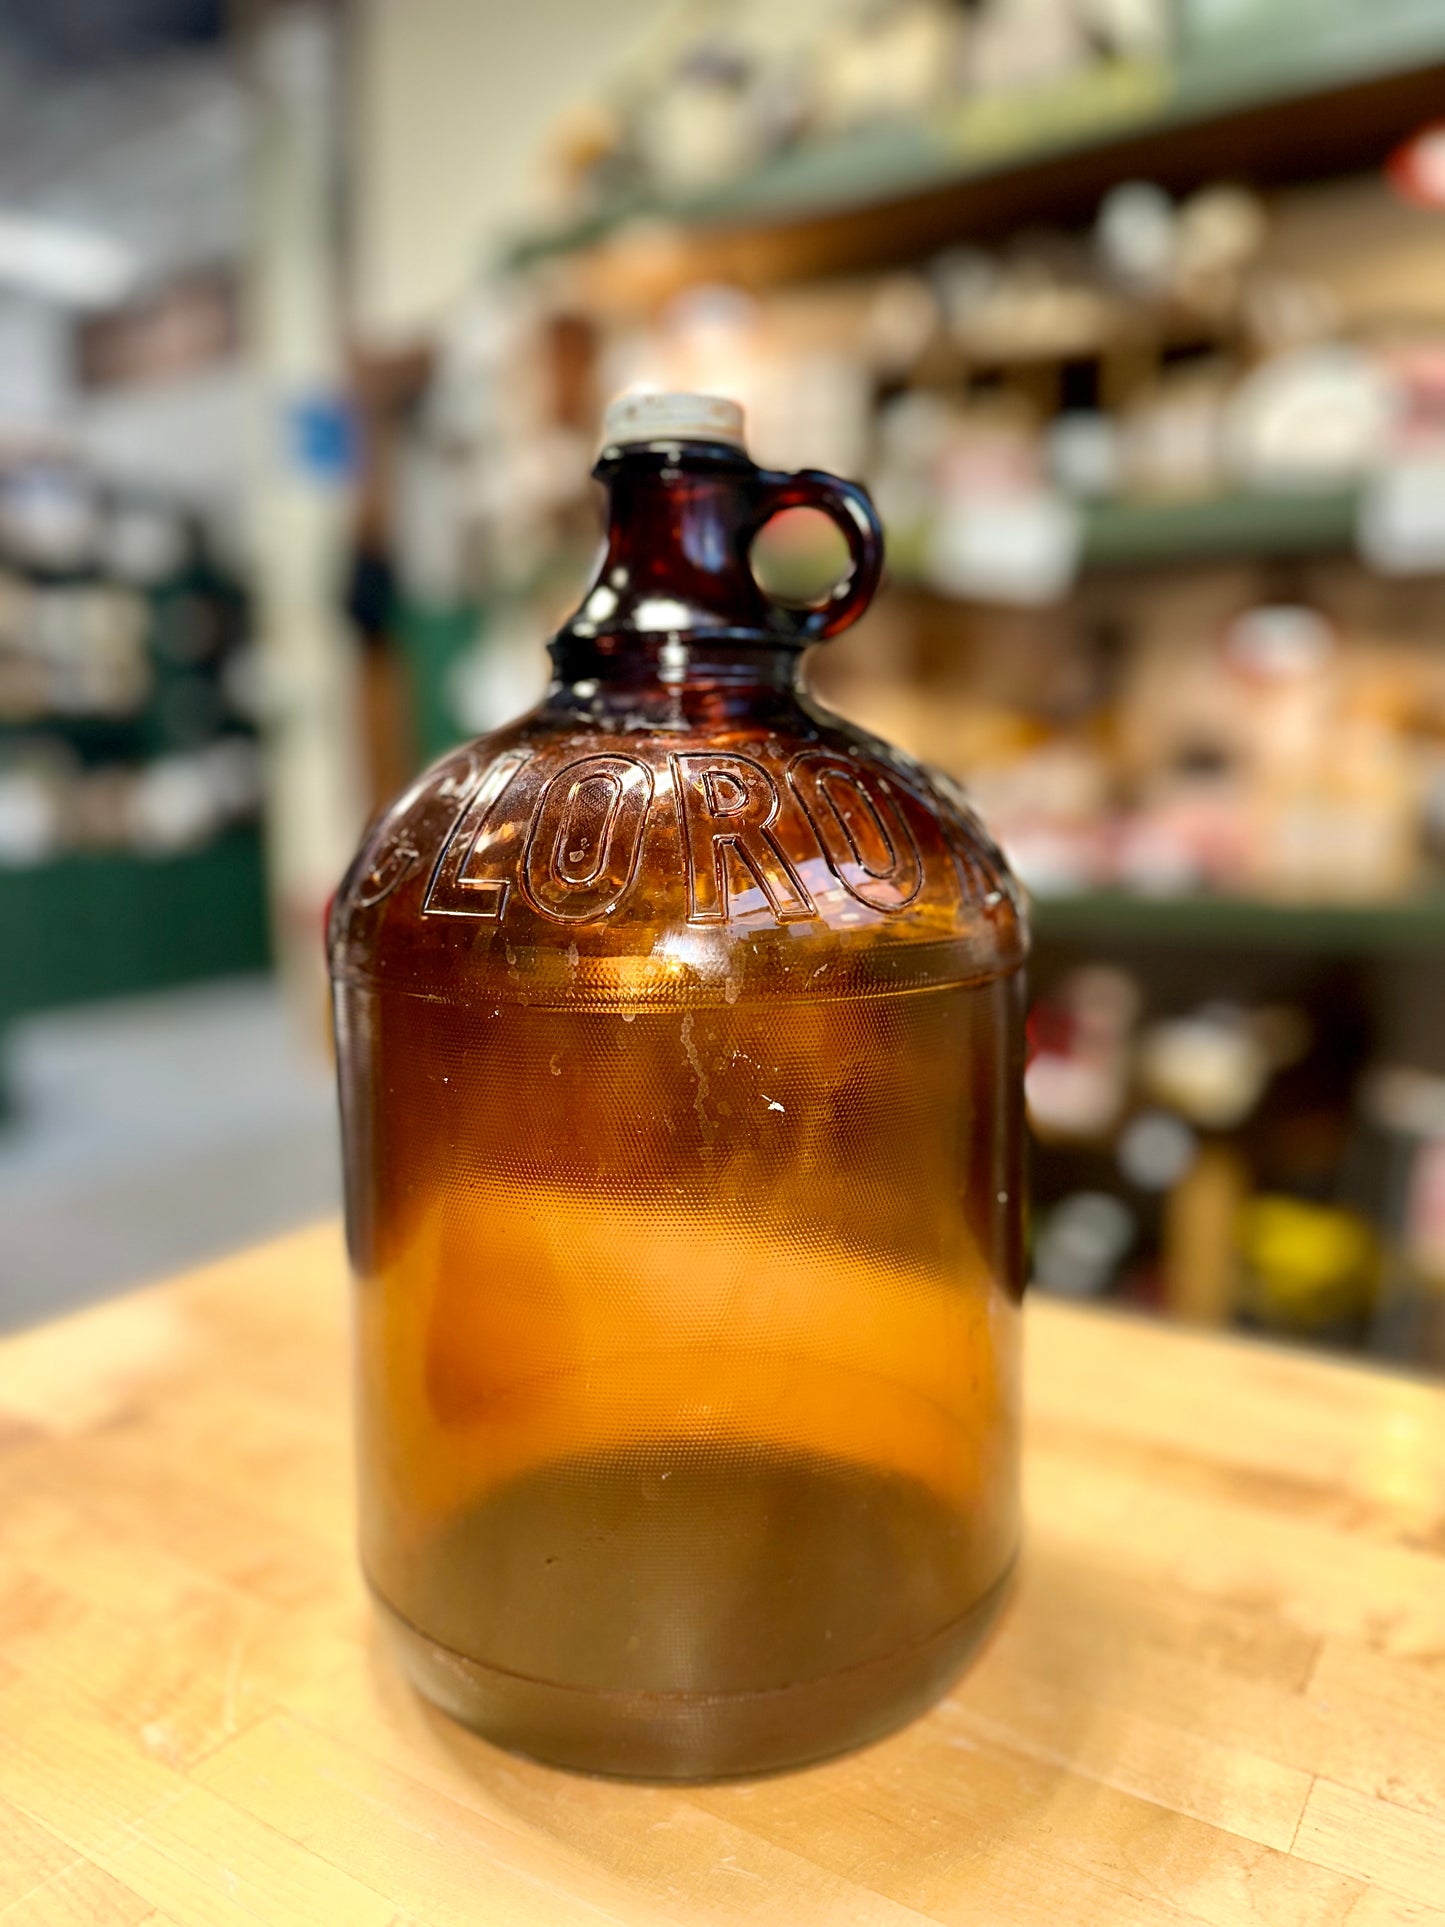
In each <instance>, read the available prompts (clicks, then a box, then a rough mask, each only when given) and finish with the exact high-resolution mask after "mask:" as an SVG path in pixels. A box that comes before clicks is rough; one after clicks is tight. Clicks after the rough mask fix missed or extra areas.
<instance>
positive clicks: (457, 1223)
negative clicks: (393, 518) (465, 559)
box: [331, 395, 1027, 1777]
mask: <svg viewBox="0 0 1445 1927" xmlns="http://www.w3.org/2000/svg"><path fill="white" fill-rule="evenodd" d="M595 472H596V474H597V476H598V478H599V479H600V480H601V481H602V482H603V483H604V484H605V486H606V489H607V492H608V497H609V520H608V527H607V539H606V544H605V549H604V552H603V555H602V559H601V562H600V565H599V567H598V571H597V576H596V580H595V582H594V583H593V586H592V588H591V589H590V591H589V592H588V594H587V596H586V598H585V600H584V602H583V604H582V606H581V608H580V609H579V610H578V612H577V613H576V615H574V616H573V617H572V618H571V620H570V621H569V622H568V623H567V624H566V625H565V626H564V627H563V628H562V629H561V631H560V632H559V633H558V634H557V636H556V637H555V638H554V639H553V641H552V644H551V653H552V658H553V661H554V664H555V669H556V674H555V680H554V681H553V683H552V685H551V688H550V689H549V691H548V693H547V696H546V698H545V700H544V701H543V702H542V703H541V704H540V706H539V707H538V708H536V709H535V710H533V711H532V712H531V713H530V714H529V715H527V716H524V717H522V718H521V720H520V721H518V722H516V723H513V724H511V725H510V726H509V727H507V728H504V729H501V730H498V731H497V732H495V733H494V734H493V735H490V736H487V737H483V738H481V739H480V740H478V741H476V742H472V743H469V744H468V745H466V746H465V747H464V748H461V749H458V750H456V751H454V752H453V753H452V754H450V755H448V756H446V757H444V758H443V759H442V760H441V761H440V762H439V763H437V764H436V765H435V766H434V767H433V768H431V769H429V770H428V771H427V772H426V774H425V775H423V776H422V777H420V778H419V779H418V780H417V781H416V783H414V784H413V786H412V787H411V788H410V789H409V790H408V791H407V792H406V793H405V794H404V795H403V796H401V797H400V798H399V799H398V801H397V802H396V803H395V804H394V805H393V806H392V807H391V808H390V809H389V810H388V811H386V812H385V813H384V814H383V815H382V816H381V817H380V818H379V820H378V821H377V822H376V823H375V824H374V825H373V827H372V829H371V830H370V832H369V833H368V835H367V836H366V838H365V841H364V843H363V845H362V848H361V850H360V852H359V854H358V856H357V858H356V860H355V862H354V864H353V865H352V868H351V870H350V872H349V873H348V875H347V878H346V880H345V883H344V884H343V886H342V889H341V891H340V893H339V896H338V899H337V903H336V907H335V912H334V916H333V922H332V928H331V962H332V974H333V979H334V984H335V1003H336V1029H337V1045H338V1055H339V1063H340V1080H341V1099H342V1113H343V1125H344V1135H345V1152H346V1192H347V1214H348V1234H349V1241H350V1249H351V1256H352V1261H353V1265H354V1269H355V1274H356V1280H357V1348H358V1372H359V1447H360V1494H361V1501H360V1503H361V1546H362V1557H363V1561H364V1565H365V1569H366V1573H367V1576H368V1579H369V1581H370V1583H371V1586H372V1588H373V1589H374V1591H375V1593H376V1595H377V1598H378V1600H379V1602H380V1607H381V1610H382V1613H383V1616H384V1618H385V1619H386V1621H387V1623H388V1624H389V1626H390V1628H391V1630H392V1632H393V1634H394V1635H395V1643H396V1645H397V1647H398V1648H399V1651H400V1654H401V1657H402V1660H403V1663H404V1664H405V1666H406V1668H407V1669H408V1671H409V1672H410V1674H411V1676H412V1678H413V1679H414V1680H415V1682H416V1684H417V1685H418V1686H419V1687H420V1688H421V1690H422V1691H423V1692H424V1693H426V1694H427V1695H429V1696H430V1697H431V1698H432V1699H433V1700H435V1701H436V1702H437V1703H438V1704H439V1705H441V1706H442V1707H444V1708H446V1709H447V1710H448V1711H449V1712H451V1713H452V1714H454V1715H456V1716H457V1717H458V1718H459V1719H461V1720H463V1721H465V1722H466V1723H468V1724H469V1725H471V1726H474V1727H476V1728H478V1729H479V1730H481V1731H482V1732H484V1733H486V1734H488V1735H490V1736H492V1737H493V1738H495V1739H497V1740H498V1741H500V1742H501V1743H503V1744H504V1745H508V1746H512V1747H516V1748H519V1749H521V1750H523V1751H525V1752H528V1753H532V1754H535V1755H538V1756H541V1757H543V1758H546V1759H550V1760H554V1761H558V1762H562V1763H565V1764H569V1765H573V1766H580V1767H585V1768H589V1769H593V1770H600V1771H604V1772H616V1773H627V1774H639V1775H647V1776H669V1777H699V1776H711V1775H715V1774H725V1773H740V1772H751V1771H756V1770H761V1769H765V1768H771V1767H779V1766H784V1765H788V1764H791V1763H794V1762H798V1761H802V1760H806V1759H809V1758H813V1757H816V1756H819V1755H823V1754H826V1753H829V1752H833V1751H836V1750H838V1749H840V1748H843V1747H846V1746H849V1745H852V1744H854V1743H855V1742H858V1741H861V1740H864V1739H866V1738H868V1737H870V1736H872V1735H874V1734H876V1733H879V1732H881V1731H883V1730H885V1729H887V1728H888V1727H890V1726H893V1725H894V1724H896V1723H897V1722H899V1721H901V1720H902V1719H904V1718H906V1717H907V1716H908V1715H910V1714H911V1713H913V1712H914V1711H916V1710H917V1709H919V1708H921V1707H922V1706H924V1705H926V1704H927V1703H928V1702H929V1701H930V1699H932V1698H933V1697H934V1696H935V1695H937V1694H938V1693H939V1692H940V1691H941V1690H942V1689H943V1688H944V1687H945V1686H946V1685H947V1683H948V1682H949V1680H950V1679H951V1678H952V1677H953V1676H954V1675H955V1674H956V1672H957V1671H958V1669H959V1667H960V1666H961V1665H962V1663H963V1661H964V1660H965V1658H966V1657H967V1655H968V1654H969V1652H970V1651H971V1649H972V1648H973V1647H974V1645H975V1644H976V1642H977V1641H978V1639H979V1637H980V1636H981V1634H982V1632H983V1630H984V1629H985V1627H986V1626H987V1625H988V1623H989V1621H990V1619H991V1617H992V1615H993V1613H994V1611H995V1609H996V1606H997V1603H998V1601H999V1598H1000V1594H1001V1591H1002V1588H1003V1586H1004V1583H1005V1579H1006V1576H1007V1573H1008V1570H1009V1567H1010V1564H1011V1561H1012V1558H1013V1554H1014V1549H1015V1544H1016V1538H1017V1531H1018V1499H1017V1475H1018V1424H1019V1411H1018V1380H1019V1295H1020V1289H1021V1286H1022V1282H1023V1270H1022V1253H1021V1235H1020V1227H1021V1221H1022V1216H1021V1214H1022V1198H1021V1177H1022V1173H1021V1165H1022V1121H1021V1118H1022V1052H1023V1042H1022V1001H1021V1000H1022V974H1021V965H1022V963H1023V959H1024V956H1025V952H1026V948H1027V936H1026V929H1025V923H1024V918H1023V913H1022V910H1021V907H1020V900H1019V897H1018V894H1017V891H1016V889H1015V886H1014V884H1013V882H1012V880H1011V878H1010V876H1009V873H1008V871H1007V869H1006V867H1005V865H1004V863H1003V860H1002V858H1001V857H1000V855H999V852H998V850H997V849H996V848H995V847H994V845H993V844H992V843H991V842H990V841H989V839H988V837H987V836H986V834H985V833H984V831H983V830H982V829H981V827H980V825H979V823H978V821H977V819H976V818H975V817H974V816H973V815H972V813H971V811H970V810H969V808H968V806H967V804H966V803H965V801H964V799H963V797H962V795H961V794H960V793H959V791H958V790H957V789H956V788H955V787H954V786H953V785H952V784H951V783H950V782H949V781H948V780H947V779H946V778H943V777H940V776H938V775H936V774H933V773H930V772H929V771H927V770H925V769H923V768H921V767H920V766H919V765H918V764H917V763H915V762H913V761H911V760H910V759H909V758H907V757H905V756H904V755H902V754H901V753H900V752H898V751H897V750H894V749H890V748H889V747H888V746H887V745H886V744H884V743H881V742H879V741H877V740H876V739H875V738H873V737H871V736H869V735H867V734H865V733H864V732H863V731H862V730H860V729H855V728H853V727H852V726H851V725H849V724H847V723H844V722H842V721H841V720H840V719H839V718H837V717H836V716H832V715H830V714H828V713H827V712H825V711H824V710H822V709H821V708H819V707H818V706H816V705H815V704H814V703H812V702H811V701H810V700H809V699H808V697H807V696H806V695H805V694H804V693H803V692H802V690H801V688H800V685H799V659H800V656H801V653H802V651H803V649H804V648H805V647H806V646H807V645H808V644H810V643H813V642H818V641H822V640H823V639H825V638H826V637H828V636H831V635H833V634H835V633H836V632H837V631H838V630H839V629H841V628H843V627H844V626H845V625H846V624H848V623H850V622H851V621H853V620H854V619H855V617H856V616H857V615H858V614H859V613H860V612H861V611H862V609H863V608H864V607H865V606H866V604H867V602H868V601H869V599H870V597H871V596H872V594H873V591H874V589H875V587H876V585H877V582H878V577H879V573H880V569H881V563H882V541H881V534H880V531H879V527H878V523H877V519H876V517H875V515H874V512H873V509H872V506H871V504H870V503H869V501H868V498H867V496H866V495H865V494H864V493H863V492H862V491H861V490H860V489H858V488H856V487H854V486H852V485H851V484H849V483H846V482H841V481H838V480H836V479H834V478H833V477H831V476H827V475H823V474H819V473H815V472H811V471H809V472H804V473H801V474H796V475H785V474H775V473H769V472H766V471H763V470H760V469H759V468H757V467H756V466H755V465H754V464H753V463H752V462H751V461H750V460H749V459H748V457H747V455H746V454H745V452H744V450H743V447H742V421H741V413H740V411H739V410H737V409H736V407H735V406H734V405H733V404H731V403H725V402H720V401H717V400H714V399H711V398H708V397H697V396H676V395H671V396H649V397H642V398H636V397H634V398H629V399H625V400H624V401H623V402H621V403H618V404H614V407H613V409H612V410H611V411H609V416H608V426H607V431H606V445H605V447H604V448H603V451H602V455H601V458H600V460H599V462H598V464H597V468H596V471H595ZM798 505H808V506H812V507H817V508H821V509H823V510H825V511H826V512H827V513H828V514H830V515H831V516H833V517H834V518H835V519H836V520H837V522H838V524H839V525H840V527H841V528H842V530H843V531H844V534H845V535H846V537H847V540H848V544H849V548H850V551H851V555H852V565H853V566H852V573H851V575H850V576H849V578H848V579H847V581H846V582H845V583H844V584H843V585H841V586H840V587H839V588H837V589H836V590H835V591H834V593H833V594H832V595H831V597H830V598H829V599H828V600H827V601H826V602H825V603H824V604H823V605H822V606H821V607H818V608H812V609H807V610H797V609H790V608H784V607H780V606H778V605H777V604H775V603H773V602H771V601H769V599H768V598H767V597H766V596H765V595H764V594H763V592H762V591H761V590H760V588H759V587H758V585H757V583H756V581H755V580H754V577H753V574H752V572H751V569H750V566H749V552H750V547H751V544H752V541H753V538H754V537H755V536H756V534H757V533H758V531H759V530H760V529H761V527H762V526H763V524H764V523H765V522H767V521H768V520H769V519H770V518H771V517H772V516H773V515H775V514H776V513H777V512H778V511H779V510H780V509H783V508H789V507H796V506H798Z"/></svg>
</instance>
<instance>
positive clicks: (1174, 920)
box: [1032, 890, 1445, 956]
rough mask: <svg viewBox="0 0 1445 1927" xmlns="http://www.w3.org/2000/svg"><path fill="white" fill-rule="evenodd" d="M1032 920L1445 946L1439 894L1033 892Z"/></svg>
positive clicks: (1328, 947) (1364, 946)
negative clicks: (1350, 897)
mask: <svg viewBox="0 0 1445 1927" xmlns="http://www.w3.org/2000/svg"><path fill="white" fill-rule="evenodd" d="M1032 919H1033V928H1034V932H1035V935H1036V936H1037V937H1038V938H1039V939H1040V940H1041V941H1043V942H1046V943H1066V944H1081V945H1087V944H1099V943H1108V944H1115V943H1131V944H1160V945H1166V944H1167V945H1179V944H1191V945H1196V946H1198V945H1208V946H1211V947H1216V948H1219V949H1231V948H1232V949H1251V950H1256V949H1257V950H1315V951H1321V952H1332V953H1334V954H1337V955H1342V956H1350V955H1354V956H1370V955H1391V954H1400V953H1406V954H1409V953H1415V954H1419V953H1445V895H1441V896H1423V897H1416V898H1407V899H1405V900H1403V901H1400V902H1389V903H1338V904H1336V903H1300V904H1294V903H1274V902H1266V901H1263V900H1259V899H1255V898H1249V897H1224V896H1219V897H1211V896H1181V897H1145V896H1138V895H1134V894H1132V893H1130V892H1128V891H1123V890H1101V891H1090V892H1086V893H1083V894H1081V895H1078V896H1040V897H1035V898H1034V899H1033V903H1032Z"/></svg>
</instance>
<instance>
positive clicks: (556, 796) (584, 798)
mask: <svg viewBox="0 0 1445 1927" xmlns="http://www.w3.org/2000/svg"><path fill="white" fill-rule="evenodd" d="M651 801H652V772H651V771H650V770H649V769H648V768H647V765H646V764H645V763H640V762H638V761H637V759H636V757H633V756H584V757H583V758H582V759H581V760H580V761H578V762H574V763H568V764H566V765H565V766H564V767H563V768H562V769H560V770H558V771H557V772H556V774H555V775H553V776H551V777H549V778H548V779H547V783H546V786H545V788H544V789H543V791H542V794H541V797H540V799H539V800H538V803H537V807H536V812H535V814H534V816H533V819H532V832H531V835H530V836H529V837H528V839H527V857H526V866H525V869H526V882H527V895H528V897H529V898H530V899H531V901H532V903H533V904H534V905H535V907H536V908H537V909H538V910H539V911H540V912H541V913H542V914H543V915H544V916H548V917H556V918H558V919H560V920H561V921H562V922H564V923H584V922H587V921H588V920H589V919H591V918H593V917H601V916H605V915H606V914H607V912H608V911H609V910H612V909H614V908H615V907H616V905H617V904H618V903H619V902H620V901H621V899H622V896H623V894H624V892H625V891H626V889H627V886H628V885H629V884H630V883H631V881H632V878H633V873H634V872H635V871H636V868H637V858H638V853H639V851H640V850H641V848H642V832H643V828H644V826H645V824H646V822H647V806H648V804H649V803H650V802H651Z"/></svg>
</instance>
